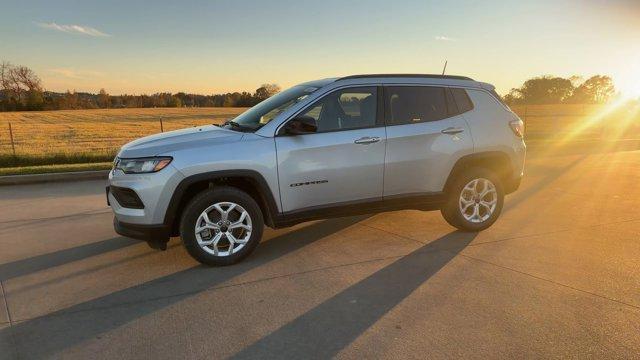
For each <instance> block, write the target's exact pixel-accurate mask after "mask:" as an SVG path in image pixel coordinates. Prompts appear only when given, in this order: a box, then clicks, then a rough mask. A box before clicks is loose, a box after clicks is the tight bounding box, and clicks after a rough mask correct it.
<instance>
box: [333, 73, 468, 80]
mask: <svg viewBox="0 0 640 360" xmlns="http://www.w3.org/2000/svg"><path fill="white" fill-rule="evenodd" d="M386 77H391V78H428V79H453V80H473V79H472V78H470V77H467V76H459V75H438V74H364V75H350V76H345V77H341V78H339V79H336V80H345V79H361V78H386Z"/></svg>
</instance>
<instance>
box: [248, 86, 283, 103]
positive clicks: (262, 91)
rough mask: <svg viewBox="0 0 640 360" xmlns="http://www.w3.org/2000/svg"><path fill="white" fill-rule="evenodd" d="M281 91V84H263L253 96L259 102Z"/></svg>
mask: <svg viewBox="0 0 640 360" xmlns="http://www.w3.org/2000/svg"><path fill="white" fill-rule="evenodd" d="M279 92H280V86H278V85H276V84H262V86H260V87H259V88H257V89H256V92H255V93H254V94H253V96H254V97H255V99H256V100H257V101H258V102H260V101H262V100H265V99H268V98H270V97H272V96H273V95H275V94H277V93H279Z"/></svg>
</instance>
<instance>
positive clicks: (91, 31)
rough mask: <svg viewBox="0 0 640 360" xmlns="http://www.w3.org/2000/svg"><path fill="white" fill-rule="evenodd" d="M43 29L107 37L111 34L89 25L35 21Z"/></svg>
mask: <svg viewBox="0 0 640 360" xmlns="http://www.w3.org/2000/svg"><path fill="white" fill-rule="evenodd" d="M37 25H38V26H40V27H41V28H43V29H49V30H55V31H61V32H65V33H69V34H79V35H87V36H94V37H109V36H111V35H109V34H107V33H103V32H102V31H100V30H98V29H95V28H92V27H90V26H80V25H58V24H56V23H54V22H50V23H37Z"/></svg>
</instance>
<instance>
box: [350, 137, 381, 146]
mask: <svg viewBox="0 0 640 360" xmlns="http://www.w3.org/2000/svg"><path fill="white" fill-rule="evenodd" d="M378 141H380V138H379V137H377V136H374V137H371V136H365V137H362V138H360V139H358V140H355V141H354V143H355V144H360V145H366V144H373V143H377V142H378Z"/></svg>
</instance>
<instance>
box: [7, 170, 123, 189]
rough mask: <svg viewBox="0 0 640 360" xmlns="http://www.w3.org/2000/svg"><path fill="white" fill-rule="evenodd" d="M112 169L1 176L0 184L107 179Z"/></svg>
mask: <svg viewBox="0 0 640 360" xmlns="http://www.w3.org/2000/svg"><path fill="white" fill-rule="evenodd" d="M109 171H111V170H96V171H72V172H64V173H48V174H29V175H6V176H0V186H4V185H24V184H38V183H48V182H59V181H82V180H99V179H103V180H106V179H107V177H108V176H109Z"/></svg>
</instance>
